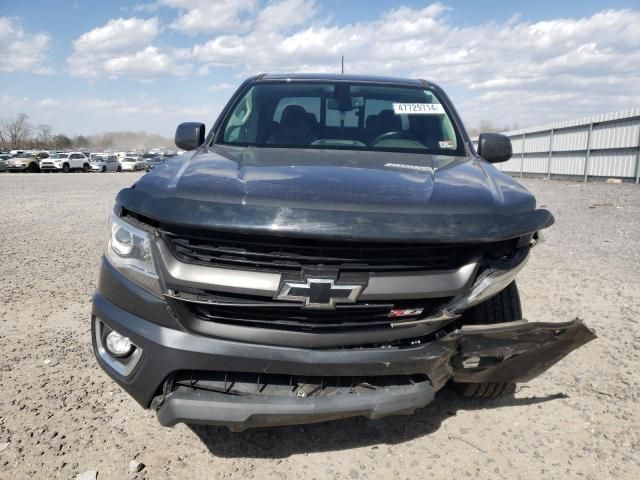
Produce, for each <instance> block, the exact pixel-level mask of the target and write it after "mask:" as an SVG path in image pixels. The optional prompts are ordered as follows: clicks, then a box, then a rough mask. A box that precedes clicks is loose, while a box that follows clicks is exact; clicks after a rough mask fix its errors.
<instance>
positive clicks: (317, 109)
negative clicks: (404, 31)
mask: <svg viewBox="0 0 640 480" xmlns="http://www.w3.org/2000/svg"><path fill="white" fill-rule="evenodd" d="M447 110H448V109H447V107H446V105H445V104H443V103H442V102H441V101H440V99H439V98H438V96H437V95H436V93H435V92H434V91H432V90H430V89H425V88H423V87H419V88H415V87H402V86H384V85H371V84H358V83H348V82H335V83H329V82H322V83H306V82H301V83H271V82H269V83H267V82H265V83H258V84H255V85H253V86H252V87H251V88H250V89H249V90H248V91H247V92H246V93H245V94H244V95H243V96H242V97H241V98H240V99H239V100H238V101H237V102H236V103H235V105H234V107H233V108H232V110H231V113H230V114H229V115H228V116H227V118H226V119H225V122H224V124H223V126H222V139H221V142H220V143H224V144H232V145H244V146H260V147H283V148H286V147H290V148H323V149H354V150H386V151H411V152H420V153H436V154H439V155H464V147H463V145H462V140H461V137H460V134H459V132H458V131H457V129H456V128H455V126H454V123H453V122H452V121H451V119H450V117H449V113H448V111H447Z"/></svg>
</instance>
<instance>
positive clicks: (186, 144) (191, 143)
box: [175, 122, 205, 150]
mask: <svg viewBox="0 0 640 480" xmlns="http://www.w3.org/2000/svg"><path fill="white" fill-rule="evenodd" d="M204 128H205V127H204V123H197V122H185V123H181V124H180V125H178V128H176V138H175V141H176V146H177V147H178V148H181V149H182V150H193V149H194V148H198V147H199V146H200V145H202V144H203V143H204Z"/></svg>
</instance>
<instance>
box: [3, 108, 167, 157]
mask: <svg viewBox="0 0 640 480" xmlns="http://www.w3.org/2000/svg"><path fill="white" fill-rule="evenodd" d="M144 147H174V144H173V141H172V140H170V139H168V138H165V137H163V136H161V135H156V134H153V133H148V132H128V131H126V132H105V133H101V134H99V135H87V136H85V135H76V136H68V135H65V134H64V133H54V131H53V127H52V126H51V125H46V124H36V125H34V124H32V123H31V122H30V121H29V116H28V115H27V114H24V113H19V114H18V115H16V117H15V118H13V119H6V120H0V149H3V150H38V149H41V150H55V149H59V150H68V149H83V148H99V149H108V150H111V149H123V150H128V149H138V148H144Z"/></svg>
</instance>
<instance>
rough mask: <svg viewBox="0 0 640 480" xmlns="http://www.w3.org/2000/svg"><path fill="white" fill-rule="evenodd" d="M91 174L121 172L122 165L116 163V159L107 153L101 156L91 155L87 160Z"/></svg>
mask: <svg viewBox="0 0 640 480" xmlns="http://www.w3.org/2000/svg"><path fill="white" fill-rule="evenodd" d="M89 163H90V167H91V171H92V172H121V171H122V165H121V164H120V162H119V161H118V158H117V157H116V156H115V155H113V154H109V153H103V154H95V153H92V154H91V159H90V160H89Z"/></svg>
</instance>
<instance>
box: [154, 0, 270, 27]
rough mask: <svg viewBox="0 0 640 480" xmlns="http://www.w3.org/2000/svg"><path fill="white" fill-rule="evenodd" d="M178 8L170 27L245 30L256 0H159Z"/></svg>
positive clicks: (248, 24)
mask: <svg viewBox="0 0 640 480" xmlns="http://www.w3.org/2000/svg"><path fill="white" fill-rule="evenodd" d="M161 3H162V4H164V5H166V6H168V7H173V8H177V9H179V10H180V15H179V16H178V18H176V20H175V21H174V22H173V23H172V24H171V28H174V29H176V30H180V31H182V32H184V33H187V34H190V35H194V34H197V33H203V32H236V31H246V30H247V29H248V28H249V27H250V26H251V16H252V15H253V14H254V12H255V9H256V6H257V3H258V2H257V0H216V1H212V0H161Z"/></svg>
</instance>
